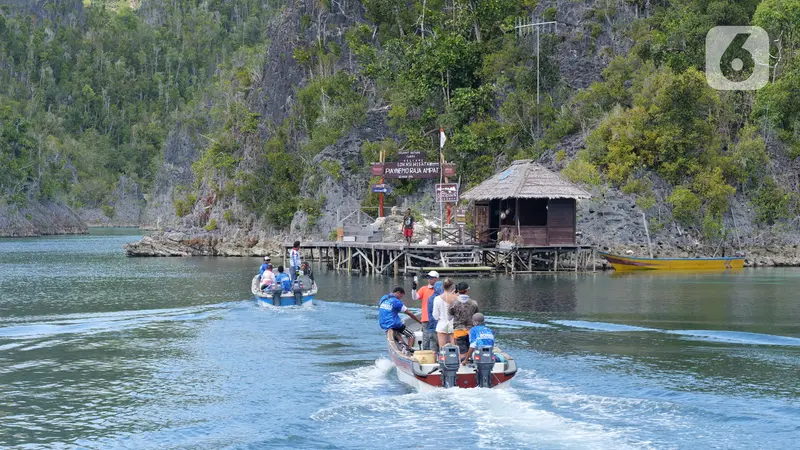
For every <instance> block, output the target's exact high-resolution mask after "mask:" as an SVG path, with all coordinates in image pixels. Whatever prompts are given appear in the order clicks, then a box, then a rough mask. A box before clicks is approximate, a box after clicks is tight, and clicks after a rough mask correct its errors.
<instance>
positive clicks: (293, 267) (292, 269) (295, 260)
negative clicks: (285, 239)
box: [289, 241, 300, 281]
mask: <svg viewBox="0 0 800 450" xmlns="http://www.w3.org/2000/svg"><path fill="white" fill-rule="evenodd" d="M298 270H300V241H294V245H292V249H291V250H289V275H291V277H292V281H294V280H296V279H297V271H298Z"/></svg>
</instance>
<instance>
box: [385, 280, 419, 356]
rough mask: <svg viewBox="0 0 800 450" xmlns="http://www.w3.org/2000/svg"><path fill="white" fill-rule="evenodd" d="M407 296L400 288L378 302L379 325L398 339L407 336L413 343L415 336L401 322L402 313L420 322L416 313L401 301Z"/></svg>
mask: <svg viewBox="0 0 800 450" xmlns="http://www.w3.org/2000/svg"><path fill="white" fill-rule="evenodd" d="M405 294H406V290H405V289H403V288H402V287H400V286H398V287H396V288H394V290H393V291H392V292H390V293H389V294H386V295H384V296H383V297H381V299H380V300H379V301H378V324H379V325H380V326H381V328H382V329H383V330H384V331H389V330H392V331H394V335H395V337H396V338H399V337H400V336H401V335H407V336H408V337H409V338H410V339H411V342H413V339H414V336H413V334H411V332H409V331H407V330H406V324H404V323H403V321H402V320H400V313H401V312H402V313H406V314H408V316H409V317H411V318H412V319H414V320H416V321H417V322H420V320H419V319H418V318H417V316H416V315H414V313H412V312H411V311H409V310H408V307H406V305H404V304H403V302H402V301H401V300H400V299H402V298H403V296H404V295H405ZM420 323H422V322H420Z"/></svg>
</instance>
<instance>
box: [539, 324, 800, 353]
mask: <svg viewBox="0 0 800 450" xmlns="http://www.w3.org/2000/svg"><path fill="white" fill-rule="evenodd" d="M552 323H554V324H558V325H562V326H565V327H572V328H583V329H586V330H591V331H601V332H640V331H646V332H653V333H663V334H668V335H676V336H680V337H681V338H684V339H691V340H697V341H706V342H724V343H730V344H742V345H778V346H789V347H800V338H796V337H791V336H780V335H774V334H763V333H751V332H746V331H729V330H666V329H658V328H645V327H637V326H633V325H624V324H616V323H606V322H586V321H580V320H553V321H552Z"/></svg>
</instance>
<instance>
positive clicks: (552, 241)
mask: <svg viewBox="0 0 800 450" xmlns="http://www.w3.org/2000/svg"><path fill="white" fill-rule="evenodd" d="M590 197H591V195H590V194H589V193H588V192H587V191H585V190H584V189H581V188H580V187H578V186H576V185H574V184H572V183H570V182H569V181H567V180H565V179H564V178H563V177H561V175H559V174H557V173H554V172H551V171H550V170H547V169H546V168H544V167H543V166H541V165H539V164H537V163H535V162H533V161H532V160H529V159H525V160H519V161H514V163H513V164H511V166H509V167H508V168H507V169H506V170H504V171H502V172H500V173H497V174H495V175H494V176H492V177H491V178H489V179H488V180H486V181H484V182H483V183H481V184H479V185H478V186H475V187H474V188H472V189H470V190H469V191H467V192H466V193H464V195H463V196H462V198H463V199H465V200H468V201H469V202H471V203H472V215H473V217H472V218H473V224H474V225H475V236H476V240H477V241H478V242H479V243H480V244H482V245H487V246H488V245H492V246H493V245H496V244H497V242H499V241H511V242H515V243H516V244H518V245H524V246H541V247H549V246H571V245H575V243H576V236H575V232H576V202H577V200H579V199H585V198H590Z"/></svg>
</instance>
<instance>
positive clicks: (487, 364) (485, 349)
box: [472, 345, 494, 388]
mask: <svg viewBox="0 0 800 450" xmlns="http://www.w3.org/2000/svg"><path fill="white" fill-rule="evenodd" d="M472 360H473V361H474V362H475V372H476V373H475V374H476V375H477V377H478V387H486V388H490V387H492V369H494V348H492V347H490V346H488V345H484V346H481V347H478V348H477V349H476V351H475V352H473V353H472Z"/></svg>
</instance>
